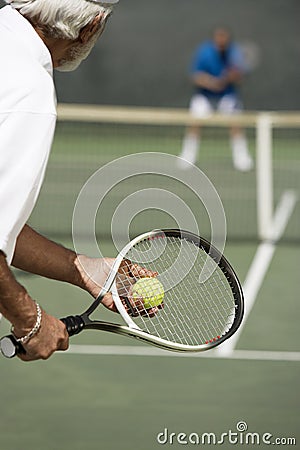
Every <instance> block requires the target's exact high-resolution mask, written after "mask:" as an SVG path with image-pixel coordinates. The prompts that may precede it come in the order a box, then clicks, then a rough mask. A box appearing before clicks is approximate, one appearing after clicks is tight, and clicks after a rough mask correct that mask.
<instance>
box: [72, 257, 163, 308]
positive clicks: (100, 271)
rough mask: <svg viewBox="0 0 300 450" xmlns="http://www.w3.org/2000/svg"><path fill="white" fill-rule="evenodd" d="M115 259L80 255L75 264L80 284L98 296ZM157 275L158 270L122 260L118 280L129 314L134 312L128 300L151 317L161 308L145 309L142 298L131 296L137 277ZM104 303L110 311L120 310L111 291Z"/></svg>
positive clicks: (120, 292) (105, 297)
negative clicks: (154, 270)
mask: <svg viewBox="0 0 300 450" xmlns="http://www.w3.org/2000/svg"><path fill="white" fill-rule="evenodd" d="M114 261H115V260H114V259H113V258H89V257H87V256H84V255H78V256H77V258H76V260H75V265H76V267H77V270H78V273H79V274H80V278H81V283H80V286H81V287H82V288H83V289H85V290H86V291H87V292H89V293H90V294H91V295H92V296H93V297H94V298H97V297H98V295H99V293H100V291H101V289H102V287H103V286H104V283H105V281H106V279H107V277H108V275H109V273H110V271H111V268H112V266H113V264H114ZM155 276H157V272H153V271H152V270H148V269H146V268H144V267H140V266H139V265H137V264H132V263H131V261H129V260H123V261H122V263H121V265H120V267H119V270H118V275H117V277H116V282H117V288H118V293H119V296H120V298H121V300H122V301H123V305H124V307H125V308H126V310H127V312H128V313H129V314H132V311H131V308H130V307H129V305H128V301H129V302H130V304H131V306H132V308H133V309H134V310H135V311H137V312H138V311H141V313H142V314H143V315H147V316H150V317H153V316H154V315H155V314H156V313H157V311H158V310H159V309H160V308H158V307H154V308H151V309H149V310H147V311H145V307H144V305H143V301H142V298H136V299H134V300H133V299H132V297H131V288H132V286H133V285H134V283H135V282H136V281H137V279H139V278H143V277H155ZM124 298H126V299H127V301H125V300H124ZM102 304H103V305H104V306H105V307H106V308H108V309H109V310H110V311H113V312H118V310H117V308H116V305H115V303H114V301H113V297H112V295H111V293H110V292H108V293H107V294H106V295H105V296H104V298H103V300H102Z"/></svg>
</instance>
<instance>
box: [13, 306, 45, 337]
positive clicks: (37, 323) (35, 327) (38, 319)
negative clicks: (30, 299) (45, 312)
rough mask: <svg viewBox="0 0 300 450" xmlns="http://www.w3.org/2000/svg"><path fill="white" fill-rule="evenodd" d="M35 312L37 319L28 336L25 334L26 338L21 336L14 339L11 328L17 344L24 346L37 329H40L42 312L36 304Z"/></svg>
mask: <svg viewBox="0 0 300 450" xmlns="http://www.w3.org/2000/svg"><path fill="white" fill-rule="evenodd" d="M36 312H37V318H36V322H35V325H34V327H33V328H32V330H31V331H29V333H28V334H26V336H22V337H20V338H18V337H16V336H15V334H14V329H13V327H12V328H11V332H12V334H13V335H14V337H15V339H16V340H17V342H20V343H21V344H26V343H27V342H28V341H29V340H30V339H31V338H32V337H33V336H35V335H36V334H37V332H38V331H39V329H40V327H41V321H42V310H41V307H40V305H39V304H38V303H36Z"/></svg>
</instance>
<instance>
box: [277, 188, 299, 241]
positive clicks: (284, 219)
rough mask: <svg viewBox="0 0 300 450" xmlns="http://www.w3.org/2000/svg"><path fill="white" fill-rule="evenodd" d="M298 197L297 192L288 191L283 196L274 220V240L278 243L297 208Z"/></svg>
mask: <svg viewBox="0 0 300 450" xmlns="http://www.w3.org/2000/svg"><path fill="white" fill-rule="evenodd" d="M297 200H298V196H297V194H296V192H295V191H292V190H287V191H284V193H283V194H282V196H281V199H280V202H279V204H278V206H277V208H276V211H275V214H274V218H273V239H274V241H278V240H279V239H280V238H281V236H282V235H283V233H284V230H285V227H286V226H287V223H288V221H289V218H290V217H291V215H292V213H293V211H294V208H295V206H296V203H297Z"/></svg>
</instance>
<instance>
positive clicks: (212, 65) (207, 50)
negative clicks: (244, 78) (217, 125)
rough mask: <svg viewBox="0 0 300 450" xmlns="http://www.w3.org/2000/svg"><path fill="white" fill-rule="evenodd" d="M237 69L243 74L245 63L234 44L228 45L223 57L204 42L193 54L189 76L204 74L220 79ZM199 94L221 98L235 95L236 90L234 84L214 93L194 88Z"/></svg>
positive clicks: (211, 43)
mask: <svg viewBox="0 0 300 450" xmlns="http://www.w3.org/2000/svg"><path fill="white" fill-rule="evenodd" d="M233 67H235V68H237V69H238V70H240V71H241V72H245V63H244V61H243V55H242V52H241V50H240V48H239V47H238V46H237V45H236V44H233V43H232V44H230V45H229V47H228V48H227V49H226V51H225V52H224V53H223V55H222V54H221V53H220V51H219V50H218V49H217V47H216V45H215V44H214V42H212V41H208V42H205V43H204V44H202V45H201V46H200V47H198V49H197V50H196V52H195V55H194V58H193V61H192V66H191V74H192V75H195V74H196V73H197V72H204V73H207V74H209V75H213V76H214V77H221V76H224V75H225V74H226V71H228V70H229V69H230V68H233ZM196 91H197V93H199V94H203V95H205V96H207V97H214V98H221V97H223V96H224V95H229V94H231V95H236V94H237V88H236V86H235V85H234V84H229V85H227V86H226V88H225V89H224V90H223V91H220V92H214V91H210V90H209V89H205V88H202V87H196Z"/></svg>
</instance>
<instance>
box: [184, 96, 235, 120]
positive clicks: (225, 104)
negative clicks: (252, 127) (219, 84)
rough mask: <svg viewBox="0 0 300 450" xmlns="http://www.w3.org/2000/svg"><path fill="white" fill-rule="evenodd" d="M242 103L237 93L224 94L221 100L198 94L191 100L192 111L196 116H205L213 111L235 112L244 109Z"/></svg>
mask: <svg viewBox="0 0 300 450" xmlns="http://www.w3.org/2000/svg"><path fill="white" fill-rule="evenodd" d="M242 109H243V108H242V104H241V102H240V101H239V99H238V98H237V97H236V96H235V95H224V96H223V97H222V98H221V99H219V100H214V99H209V98H208V97H206V96H205V95H202V94H196V95H194V96H193V97H192V98H191V101H190V113H191V114H192V115H193V116H195V117H205V116H208V115H209V114H212V113H213V112H215V111H216V112H219V113H222V114H234V113H239V112H241V111H242Z"/></svg>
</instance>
